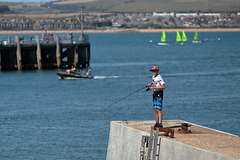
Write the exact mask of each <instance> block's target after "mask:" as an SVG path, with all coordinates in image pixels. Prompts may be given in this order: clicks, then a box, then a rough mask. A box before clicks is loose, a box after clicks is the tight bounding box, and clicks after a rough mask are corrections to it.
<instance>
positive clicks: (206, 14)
mask: <svg viewBox="0 0 240 160" xmlns="http://www.w3.org/2000/svg"><path fill="white" fill-rule="evenodd" d="M199 16H205V17H220V13H199Z"/></svg>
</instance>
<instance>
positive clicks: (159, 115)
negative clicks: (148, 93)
mask: <svg viewBox="0 0 240 160" xmlns="http://www.w3.org/2000/svg"><path fill="white" fill-rule="evenodd" d="M158 118H159V123H162V111H160V110H158Z"/></svg>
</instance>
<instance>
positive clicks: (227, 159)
mask: <svg viewBox="0 0 240 160" xmlns="http://www.w3.org/2000/svg"><path fill="white" fill-rule="evenodd" d="M182 123H183V124H184V123H188V130H189V132H183V131H182V130H181V129H182V125H181V124H182ZM154 124H155V122H154V121H113V122H111V127H110V135H109V143H108V151H107V160H122V159H124V160H139V159H140V158H141V156H140V148H141V141H142V137H143V136H149V135H150V130H151V126H153V125H154ZM163 126H164V127H166V128H171V129H174V138H170V137H169V136H165V135H166V134H165V133H164V132H161V131H159V134H158V135H159V153H158V154H159V155H158V158H156V159H160V160H175V159H178V160H193V159H194V160H206V159H207V160H234V159H240V137H239V136H236V135H233V134H229V133H225V132H221V131H218V130H214V129H211V128H207V127H203V126H199V125H196V124H193V123H189V122H185V121H181V120H170V121H163ZM154 132H155V131H154ZM151 160H152V159H151ZM154 160H155V159H154Z"/></svg>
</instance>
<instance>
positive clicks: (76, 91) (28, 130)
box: [0, 32, 240, 160]
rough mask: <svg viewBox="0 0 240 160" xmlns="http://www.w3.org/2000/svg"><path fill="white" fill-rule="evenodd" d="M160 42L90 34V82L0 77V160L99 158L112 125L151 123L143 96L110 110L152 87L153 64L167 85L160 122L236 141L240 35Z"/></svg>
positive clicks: (52, 76) (36, 75)
mask: <svg viewBox="0 0 240 160" xmlns="http://www.w3.org/2000/svg"><path fill="white" fill-rule="evenodd" d="M186 34H187V36H188V38H189V39H192V38H191V37H193V36H194V33H186ZM160 36H161V34H160V33H118V34H110V33H109V34H90V42H91V55H92V57H91V67H92V73H93V75H95V76H96V77H97V78H96V79H79V80H60V79H58V77H57V75H56V72H57V70H43V71H22V72H17V71H8V72H6V71H4V72H0V159H58V160H59V159H63V160H65V159H73V160H75V159H83V160H86V159H89V160H92V159H105V157H106V153H107V145H108V135H109V129H110V128H109V127H110V121H121V120H134V121H136V120H154V114H153V109H152V98H151V97H152V93H151V92H145V90H142V91H140V92H138V93H136V94H134V95H132V96H131V97H128V98H127V99H125V100H123V101H121V102H119V103H117V104H115V105H113V106H111V107H108V106H109V105H110V104H111V103H112V102H114V101H116V100H118V99H120V98H122V97H124V96H126V95H128V94H130V93H131V92H134V91H136V90H138V89H140V88H142V87H143V86H145V85H146V84H148V83H149V82H151V73H150V72H149V69H150V68H151V67H152V66H153V65H158V66H159V67H160V74H161V75H162V76H163V78H164V80H165V83H166V90H165V92H164V103H163V119H164V120H169V119H181V120H185V121H188V122H193V123H197V124H200V125H204V126H207V127H211V128H214V129H218V130H221V131H225V132H229V133H233V134H236V135H238V136H240V125H239V124H240V120H239V117H240V107H239V104H240V98H239V95H240V85H239V84H240V83H239V80H240V45H239V42H240V38H239V37H240V32H230V33H229V32H216V33H207V32H206V33H205V32H204V33H199V36H200V37H202V38H205V37H210V38H211V39H212V40H213V41H211V42H207V43H203V44H193V43H191V42H188V43H187V44H185V45H184V46H177V45H174V41H175V33H167V40H168V41H169V42H170V43H171V45H170V46H158V45H157V42H159V41H160ZM217 38H221V40H220V41H218V40H217ZM149 40H153V43H149ZM106 76H110V77H106ZM111 76H119V77H111Z"/></svg>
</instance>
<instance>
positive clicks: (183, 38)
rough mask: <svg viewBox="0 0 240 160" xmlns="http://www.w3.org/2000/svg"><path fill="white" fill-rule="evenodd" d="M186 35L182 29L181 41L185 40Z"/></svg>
mask: <svg viewBox="0 0 240 160" xmlns="http://www.w3.org/2000/svg"><path fill="white" fill-rule="evenodd" d="M187 40H188V39H187V36H186V34H185V32H184V30H182V41H183V42H187Z"/></svg>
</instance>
